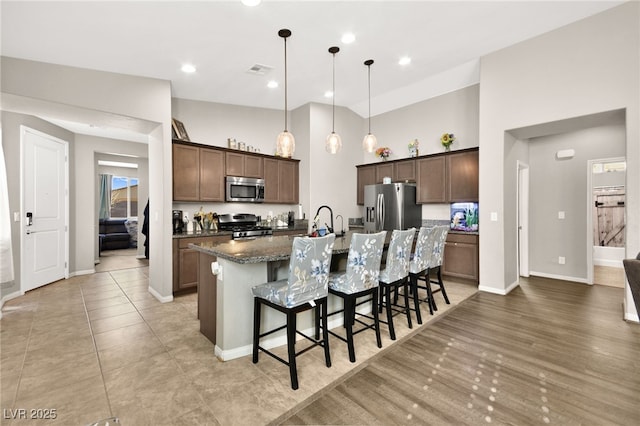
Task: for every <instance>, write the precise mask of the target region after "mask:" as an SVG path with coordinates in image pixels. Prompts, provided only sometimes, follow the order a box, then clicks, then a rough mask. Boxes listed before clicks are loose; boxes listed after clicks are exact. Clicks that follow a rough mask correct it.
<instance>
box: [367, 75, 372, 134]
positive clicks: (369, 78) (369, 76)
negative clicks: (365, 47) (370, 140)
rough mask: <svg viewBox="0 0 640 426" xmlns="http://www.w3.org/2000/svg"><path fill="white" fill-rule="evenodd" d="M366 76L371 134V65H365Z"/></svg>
mask: <svg viewBox="0 0 640 426" xmlns="http://www.w3.org/2000/svg"><path fill="white" fill-rule="evenodd" d="M367 74H368V80H369V134H371V65H367Z"/></svg>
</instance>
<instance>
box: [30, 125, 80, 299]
mask: <svg viewBox="0 0 640 426" xmlns="http://www.w3.org/2000/svg"><path fill="white" fill-rule="evenodd" d="M21 143H22V145H21V146H22V208H21V213H22V220H21V229H22V244H21V246H22V257H21V259H22V260H21V265H22V266H21V269H22V279H21V290H22V291H23V292H25V291H28V290H32V289H34V288H37V287H40V286H43V285H45V284H49V283H51V282H54V281H57V280H60V279H62V278H67V277H68V276H69V271H68V257H69V249H68V240H69V239H68V231H67V230H68V210H69V209H68V205H69V203H68V180H69V177H68V176H69V172H68V163H67V157H68V149H69V148H68V144H67V142H65V141H63V140H60V139H57V138H54V137H52V136H49V135H46V134H44V133H41V132H38V131H36V130H33V129H29V128H27V127H24V126H23V127H22V128H21Z"/></svg>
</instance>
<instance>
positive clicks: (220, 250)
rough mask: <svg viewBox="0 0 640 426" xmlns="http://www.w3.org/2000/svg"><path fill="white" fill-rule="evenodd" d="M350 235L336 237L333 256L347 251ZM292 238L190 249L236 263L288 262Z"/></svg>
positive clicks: (196, 246) (209, 245)
mask: <svg viewBox="0 0 640 426" xmlns="http://www.w3.org/2000/svg"><path fill="white" fill-rule="evenodd" d="M352 234H353V232H347V233H346V234H345V235H344V236H343V237H336V240H335V243H334V245H333V254H343V253H347V252H348V251H349V244H350V243H351V235H352ZM294 238H295V237H294V236H292V235H285V236H271V237H260V238H255V239H243V240H234V241H229V242H226V243H222V244H212V243H200V244H191V245H190V247H191V248H193V249H194V250H198V251H200V252H202V253H206V254H208V255H211V256H216V257H218V258H220V259H227V260H231V261H233V262H236V263H261V262H276V261H281V260H289V257H290V256H291V247H292V246H293V239H294Z"/></svg>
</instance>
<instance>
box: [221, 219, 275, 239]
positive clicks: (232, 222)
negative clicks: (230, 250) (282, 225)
mask: <svg viewBox="0 0 640 426" xmlns="http://www.w3.org/2000/svg"><path fill="white" fill-rule="evenodd" d="M258 222H259V219H258V216H256V215H254V214H250V213H238V214H222V215H219V216H218V228H219V229H220V230H221V231H232V232H233V234H231V238H233V239H234V240H238V239H242V238H255V237H263V236H267V235H273V230H272V229H271V228H270V227H268V226H260V225H258Z"/></svg>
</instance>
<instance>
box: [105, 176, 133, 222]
mask: <svg viewBox="0 0 640 426" xmlns="http://www.w3.org/2000/svg"><path fill="white" fill-rule="evenodd" d="M109 216H110V217H114V218H137V217H138V178H130V177H122V176H113V177H112V178H111V205H110V208H109Z"/></svg>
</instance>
